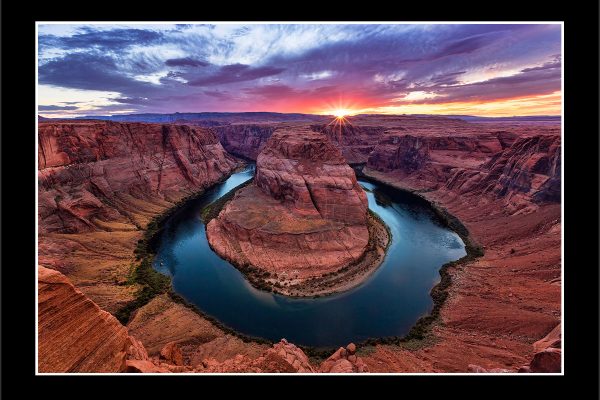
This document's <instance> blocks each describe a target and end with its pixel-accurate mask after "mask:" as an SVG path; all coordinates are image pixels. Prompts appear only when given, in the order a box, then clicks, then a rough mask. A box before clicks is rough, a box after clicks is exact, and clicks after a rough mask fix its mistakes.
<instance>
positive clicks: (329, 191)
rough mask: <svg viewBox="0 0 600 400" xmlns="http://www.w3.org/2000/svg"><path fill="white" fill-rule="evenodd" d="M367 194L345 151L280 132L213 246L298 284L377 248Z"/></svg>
mask: <svg viewBox="0 0 600 400" xmlns="http://www.w3.org/2000/svg"><path fill="white" fill-rule="evenodd" d="M367 208H368V202H367V198H366V195H365V193H364V191H363V190H362V188H361V187H360V185H359V184H358V182H357V180H356V176H355V173H354V171H353V170H352V169H351V168H350V167H349V166H348V165H347V163H346V161H345V159H344V158H343V156H342V155H341V153H340V151H339V150H338V149H337V148H336V147H335V146H333V144H331V142H330V141H329V140H327V138H326V137H325V136H324V135H321V134H319V133H316V132H313V131H310V130H307V129H305V130H298V129H294V130H278V131H276V132H275V133H274V134H273V135H272V136H271V138H270V139H269V141H268V142H267V144H266V146H265V147H264V149H263V150H262V152H261V153H260V154H259V156H258V159H257V163H256V177H255V180H254V182H253V184H251V185H249V186H247V187H245V188H243V189H241V190H240V191H239V192H237V193H236V195H235V197H234V198H233V200H231V201H230V202H229V203H227V204H226V205H225V207H224V208H223V210H222V211H221V212H220V214H219V216H218V217H217V218H215V219H213V220H212V221H210V223H209V224H208V225H207V232H208V240H209V243H210V245H211V246H212V248H213V249H215V251H216V252H217V253H219V254H220V255H221V256H222V257H224V258H226V259H228V260H230V261H232V262H233V263H234V264H235V265H238V266H239V265H241V266H252V267H255V268H258V269H259V270H260V271H262V272H266V276H267V277H268V280H267V282H272V283H274V284H275V286H278V285H283V286H289V285H291V286H297V285H299V284H302V283H303V282H305V281H307V280H309V279H312V278H319V277H322V276H323V275H325V274H329V273H332V272H336V271H337V270H339V269H341V268H343V267H345V266H348V265H349V264H351V263H356V262H357V261H359V259H361V258H362V257H363V256H364V253H365V251H366V249H367V246H368V244H369V238H370V235H369V229H368V223H369V218H368V217H367Z"/></svg>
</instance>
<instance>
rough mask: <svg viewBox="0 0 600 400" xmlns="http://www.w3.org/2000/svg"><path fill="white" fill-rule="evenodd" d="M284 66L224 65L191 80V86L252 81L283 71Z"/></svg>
mask: <svg viewBox="0 0 600 400" xmlns="http://www.w3.org/2000/svg"><path fill="white" fill-rule="evenodd" d="M284 70H285V69H284V68H278V67H270V66H264V67H251V66H250V65H245V64H232V65H224V66H222V67H220V68H219V70H218V71H217V72H216V73H214V74H212V75H209V76H205V77H201V78H197V79H194V80H192V81H190V82H189V85H191V86H212V85H219V84H225V83H232V82H244V81H252V80H254V79H258V78H264V77H267V76H273V75H277V74H280V73H281V72H283V71H284Z"/></svg>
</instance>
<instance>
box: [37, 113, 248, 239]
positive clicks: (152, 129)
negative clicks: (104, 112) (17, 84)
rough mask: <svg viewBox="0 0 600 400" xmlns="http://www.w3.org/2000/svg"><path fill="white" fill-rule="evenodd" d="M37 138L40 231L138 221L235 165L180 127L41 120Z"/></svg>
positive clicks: (205, 139)
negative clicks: (152, 210)
mask: <svg viewBox="0 0 600 400" xmlns="http://www.w3.org/2000/svg"><path fill="white" fill-rule="evenodd" d="M38 140H39V151H38V161H39V173H38V181H39V188H40V190H39V220H40V232H41V233H46V232H63V233H73V232H86V231H95V230H128V229H135V228H136V227H142V226H144V225H145V222H146V219H147V218H146V217H147V215H148V211H150V209H152V208H153V207H161V206H163V207H164V205H165V204H166V203H168V202H173V201H176V200H178V199H179V198H181V197H183V196H184V195H185V194H190V193H192V192H195V191H198V190H200V189H202V188H205V187H207V186H209V185H211V184H213V183H215V182H216V181H218V180H219V179H221V178H222V177H224V176H226V175H227V174H229V173H230V172H231V171H232V169H234V168H235V167H236V166H237V165H238V162H237V161H236V160H235V159H234V158H232V157H231V156H230V155H229V154H227V152H225V151H224V149H223V147H222V146H221V144H220V143H219V141H218V139H217V138H216V137H215V135H214V134H213V133H211V132H210V131H209V130H207V129H205V128H191V127H188V126H185V125H158V124H136V123H124V124H121V123H114V122H94V121H83V122H75V123H50V122H48V123H40V124H39V138H38ZM144 203H146V204H144Z"/></svg>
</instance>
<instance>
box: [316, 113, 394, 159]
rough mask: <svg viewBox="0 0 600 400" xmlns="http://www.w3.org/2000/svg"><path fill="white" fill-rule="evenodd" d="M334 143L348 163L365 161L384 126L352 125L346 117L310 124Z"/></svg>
mask: <svg viewBox="0 0 600 400" xmlns="http://www.w3.org/2000/svg"><path fill="white" fill-rule="evenodd" d="M311 129H313V130H314V131H316V132H321V133H323V134H324V135H326V136H327V138H328V139H329V140H330V141H331V142H332V143H333V144H335V145H336V146H337V147H338V148H339V149H340V150H341V151H342V155H343V156H344V158H345V159H346V161H348V163H350V164H355V163H365V162H367V159H368V158H369V154H370V153H371V152H372V151H373V149H374V148H375V146H376V145H377V143H378V142H379V140H380V139H381V136H382V135H383V133H384V132H385V130H386V128H385V127H381V126H369V125H353V124H352V123H351V122H350V121H349V120H348V119H345V120H344V121H338V123H336V122H333V123H329V124H327V125H311Z"/></svg>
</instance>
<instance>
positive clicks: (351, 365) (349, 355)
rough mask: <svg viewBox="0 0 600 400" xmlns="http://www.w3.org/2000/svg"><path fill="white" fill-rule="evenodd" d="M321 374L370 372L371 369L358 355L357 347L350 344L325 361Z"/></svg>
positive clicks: (320, 369) (320, 368) (322, 364)
mask: <svg viewBox="0 0 600 400" xmlns="http://www.w3.org/2000/svg"><path fill="white" fill-rule="evenodd" d="M319 372H326V373H352V372H354V373H356V372H369V369H368V367H367V365H366V364H365V363H364V361H363V360H362V358H360V357H358V356H357V355H356V345H355V344H354V343H350V344H349V345H348V346H346V348H344V347H340V348H339V349H338V350H337V351H336V352H335V353H333V354H332V355H331V356H330V357H329V358H328V359H327V360H325V361H323V363H321V366H320V367H319Z"/></svg>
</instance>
